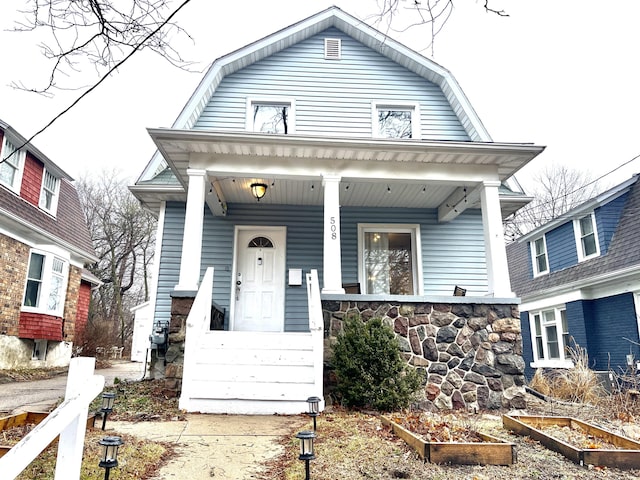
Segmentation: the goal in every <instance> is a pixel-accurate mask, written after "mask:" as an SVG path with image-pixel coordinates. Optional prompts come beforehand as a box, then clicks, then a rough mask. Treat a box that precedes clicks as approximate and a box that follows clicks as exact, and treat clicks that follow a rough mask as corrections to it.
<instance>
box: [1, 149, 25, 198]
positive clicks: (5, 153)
mask: <svg viewBox="0 0 640 480" xmlns="http://www.w3.org/2000/svg"><path fill="white" fill-rule="evenodd" d="M24 157H25V151H24V150H20V151H18V152H16V147H15V145H13V143H11V142H10V141H9V140H8V139H7V137H6V136H5V137H4V138H3V140H2V148H1V149H0V161H1V162H2V163H0V183H2V184H3V185H5V186H6V187H8V188H10V189H11V190H13V191H14V192H16V193H20V184H21V183H22V171H23V167H24Z"/></svg>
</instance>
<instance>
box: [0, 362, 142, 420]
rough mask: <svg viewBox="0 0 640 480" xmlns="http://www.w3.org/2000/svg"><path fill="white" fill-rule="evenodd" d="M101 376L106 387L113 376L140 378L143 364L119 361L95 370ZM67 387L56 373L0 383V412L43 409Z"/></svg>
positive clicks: (46, 409) (52, 405) (112, 380)
mask: <svg viewBox="0 0 640 480" xmlns="http://www.w3.org/2000/svg"><path fill="white" fill-rule="evenodd" d="M95 373H96V375H103V376H104V377H105V383H106V385H107V386H112V385H113V382H114V379H115V378H118V379H120V380H140V379H141V378H142V374H143V373H144V364H142V363H136V362H129V361H122V362H116V363H113V364H112V366H111V367H109V368H103V369H99V370H96V371H95ZM66 387H67V376H66V375H59V376H57V377H54V378H48V379H46V380H32V381H28V382H13V383H4V384H2V385H0V412H6V413H9V414H14V413H20V412H26V411H32V412H47V411H49V410H51V409H52V407H54V406H55V405H56V404H57V403H58V402H59V401H60V400H61V399H62V398H64V392H65V390H66Z"/></svg>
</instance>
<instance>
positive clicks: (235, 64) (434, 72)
mask: <svg viewBox="0 0 640 480" xmlns="http://www.w3.org/2000/svg"><path fill="white" fill-rule="evenodd" d="M331 27H335V28H337V29H338V30H340V31H342V32H344V33H345V34H347V35H349V36H350V37H352V38H354V39H355V40H357V41H359V42H360V43H362V44H364V45H365V46H367V47H369V48H371V49H372V50H374V51H376V52H378V53H380V54H381V55H383V56H385V57H387V58H389V59H391V60H392V61H394V62H396V63H397V64H399V65H401V66H403V67H405V68H407V69H408V70H410V71H412V72H414V73H416V74H417V75H420V76H422V77H424V78H425V79H427V80H429V81H430V82H433V83H435V84H436V85H438V86H439V87H440V88H441V89H442V92H443V94H444V95H445V97H446V99H447V100H448V101H449V103H450V104H451V107H452V108H453V110H454V112H455V113H456V115H457V116H458V118H459V119H460V122H461V123H462V125H463V126H464V128H465V130H466V132H467V134H468V135H469V138H470V139H471V140H472V141H476V142H491V141H492V140H491V137H490V135H489V133H488V132H487V130H486V129H485V127H484V125H483V124H482V122H481V121H480V118H479V117H478V115H477V114H476V112H475V111H474V109H473V107H472V106H471V104H470V102H469V100H468V99H467V97H466V96H465V94H464V92H463V91H462V89H461V88H460V86H459V85H458V82H457V81H456V80H455V78H454V77H453V75H452V74H451V73H450V72H449V71H448V70H447V69H445V68H443V67H442V66H440V65H438V64H437V63H435V62H434V61H432V60H430V59H428V58H426V57H424V56H422V55H420V54H418V53H416V52H415V51H413V50H411V49H410V48H408V47H406V46H404V45H402V44H401V43H399V42H397V41H395V40H393V39H391V38H389V37H387V36H386V35H384V34H382V33H381V32H380V31H378V30H376V29H375V28H373V27H370V26H369V25H367V24H366V23H364V22H362V21H361V20H358V19H357V18H355V17H353V16H351V15H349V14H347V13H345V12H344V11H343V10H341V9H340V8H338V7H335V6H334V7H330V8H328V9H326V10H324V11H322V12H319V13H317V14H315V15H312V16H311V17H308V18H306V19H304V20H302V21H300V22H298V23H295V24H293V25H291V26H289V27H286V28H284V29H282V30H280V31H278V32H275V33H273V34H271V35H268V36H266V37H264V38H262V39H261V40H258V41H256V42H253V43H251V44H249V45H247V46H245V47H242V48H240V49H238V50H236V51H234V52H231V53H229V54H227V55H224V56H222V57H220V58H218V59H217V60H215V61H214V62H213V64H212V65H211V67H210V68H209V70H208V71H207V73H206V74H205V76H204V78H203V79H202V81H201V82H200V84H199V85H198V88H197V89H196V90H195V92H194V93H193V95H192V96H191V98H190V99H189V101H188V102H187V104H186V105H185V107H184V108H183V110H182V112H181V113H180V115H179V116H178V118H177V119H176V121H175V122H174V123H173V126H172V128H174V129H191V128H192V127H193V125H194V124H195V122H196V121H197V120H198V118H199V117H200V114H201V113H202V111H203V109H204V108H205V106H206V105H207V103H208V102H209V100H210V99H211V97H212V95H213V93H214V92H215V91H216V89H217V87H218V85H220V82H221V81H222V79H223V78H224V77H226V76H228V75H230V74H232V73H235V72H237V71H238V70H240V69H242V68H245V67H247V66H248V65H251V64H253V63H255V62H258V61H260V60H262V59H264V58H266V57H269V56H271V55H273V54H275V53H277V52H279V51H281V50H284V49H285V48H288V47H290V46H292V45H295V44H297V43H299V42H301V41H303V40H305V39H307V38H310V37H312V36H314V35H316V34H318V33H320V32H322V31H324V30H326V29H328V28H331ZM161 163H162V158H161V156H160V155H159V153H156V154H155V155H154V157H153V159H152V160H151V162H150V163H149V164H148V165H147V167H146V168H145V170H144V172H143V173H142V175H141V176H140V178H139V180H138V181H144V180H150V179H151V178H153V176H154V175H155V174H157V173H159V172H161V171H162V170H163V167H164V165H162V164H161Z"/></svg>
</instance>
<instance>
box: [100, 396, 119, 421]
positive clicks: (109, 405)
mask: <svg viewBox="0 0 640 480" xmlns="http://www.w3.org/2000/svg"><path fill="white" fill-rule="evenodd" d="M115 400H116V394H115V393H110V392H106V393H103V394H102V408H101V409H100V412H102V430H104V427H105V426H106V424H107V415H109V414H110V413H111V412H113V403H114V402H115Z"/></svg>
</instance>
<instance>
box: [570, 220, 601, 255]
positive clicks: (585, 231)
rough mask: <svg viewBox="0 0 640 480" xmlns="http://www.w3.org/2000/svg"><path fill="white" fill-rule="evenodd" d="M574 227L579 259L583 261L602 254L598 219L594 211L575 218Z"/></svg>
mask: <svg viewBox="0 0 640 480" xmlns="http://www.w3.org/2000/svg"><path fill="white" fill-rule="evenodd" d="M573 229H574V232H575V235H576V244H577V248H578V260H579V261H583V260H587V259H589V258H592V257H597V256H599V255H600V246H599V245H598V232H597V230H596V219H595V215H594V214H593V212H592V213H590V214H588V215H585V216H584V217H582V218H579V219H578V220H574V222H573Z"/></svg>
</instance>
